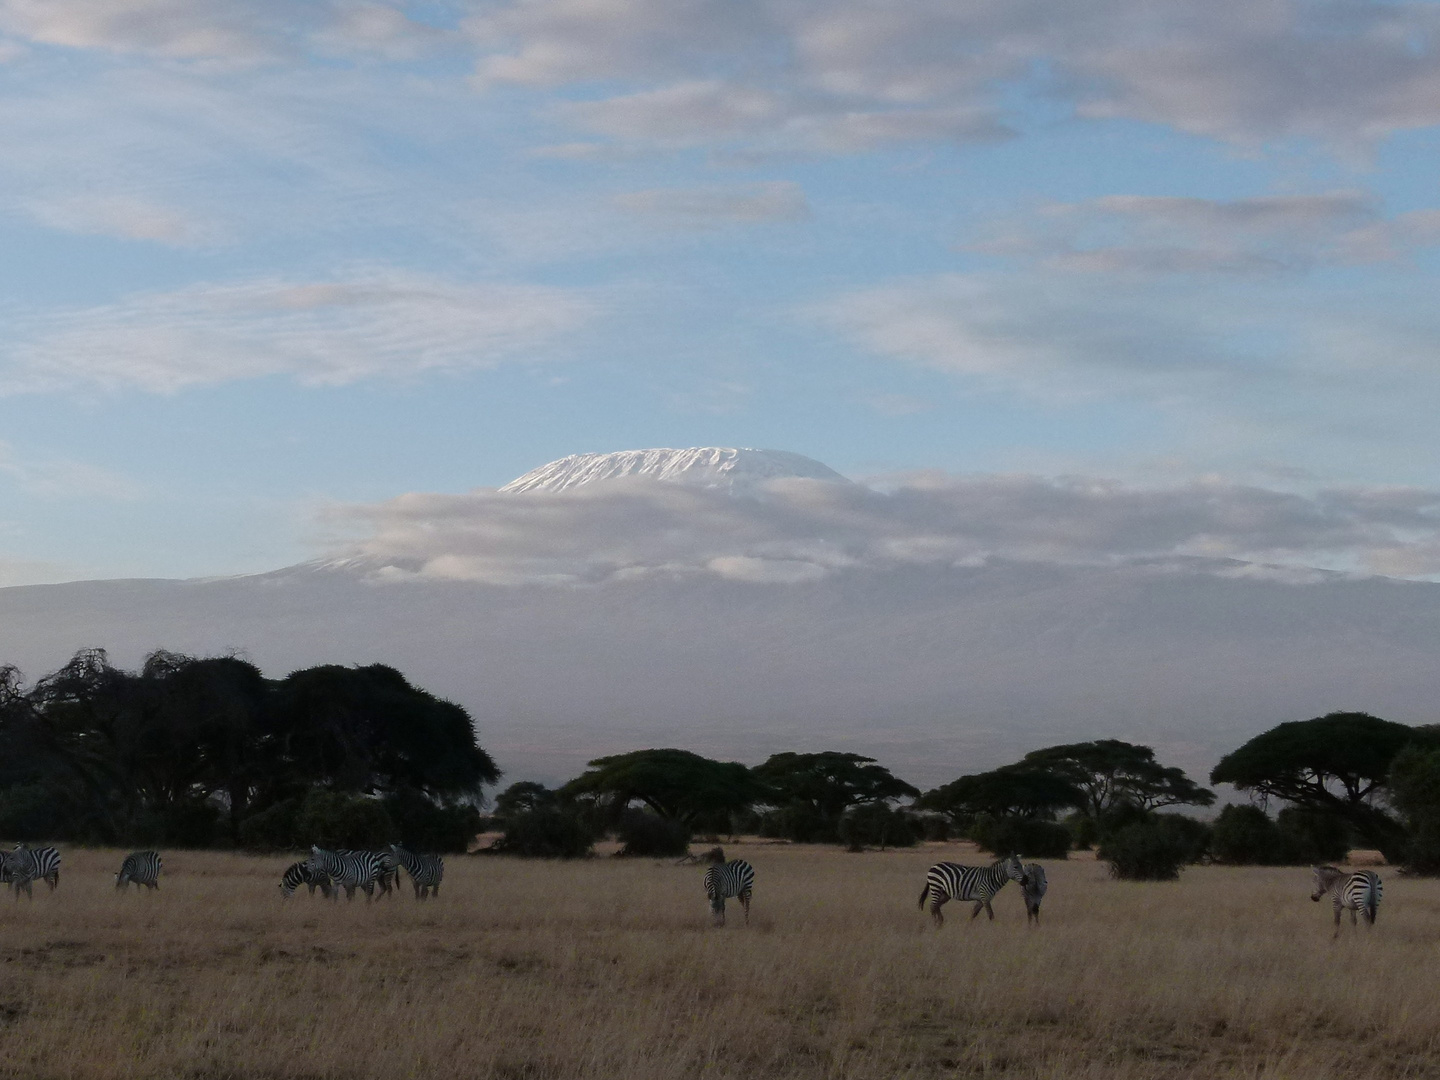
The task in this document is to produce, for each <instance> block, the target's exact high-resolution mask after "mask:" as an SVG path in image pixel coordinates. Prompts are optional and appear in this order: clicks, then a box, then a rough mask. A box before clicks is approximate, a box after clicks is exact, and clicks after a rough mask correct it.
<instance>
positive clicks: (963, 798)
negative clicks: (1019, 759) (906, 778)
mask: <svg viewBox="0 0 1440 1080" xmlns="http://www.w3.org/2000/svg"><path fill="white" fill-rule="evenodd" d="M1084 802H1085V795H1084V793H1083V792H1082V791H1081V790H1080V789H1079V788H1078V787H1076V786H1075V785H1074V784H1073V783H1071V782H1070V780H1068V779H1067V778H1066V777H1064V776H1061V775H1059V774H1057V773H1055V772H1052V771H1050V770H1047V769H1040V768H1033V767H1029V766H1026V765H1024V764H1020V765H1006V766H1004V767H1003V768H999V769H992V770H991V771H990V772H984V773H975V774H973V775H971V776H962V777H960V778H959V779H958V780H952V781H950V783H948V784H945V785H943V786H941V787H938V788H935V789H934V790H932V791H927V792H926V793H925V794H924V795H922V796H921V797H920V801H919V802H918V804H917V805H918V806H919V807H920V808H921V809H925V810H936V811H938V812H940V813H942V814H945V815H947V816H948V817H951V818H954V819H957V820H960V819H963V818H965V817H968V816H971V815H975V814H990V815H992V816H994V817H1025V818H1039V819H1045V820H1048V819H1050V818H1053V817H1054V816H1055V813H1056V812H1057V811H1059V810H1062V809H1065V808H1067V807H1078V806H1082V805H1084Z"/></svg>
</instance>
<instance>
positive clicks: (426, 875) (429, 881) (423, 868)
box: [390, 844, 445, 900]
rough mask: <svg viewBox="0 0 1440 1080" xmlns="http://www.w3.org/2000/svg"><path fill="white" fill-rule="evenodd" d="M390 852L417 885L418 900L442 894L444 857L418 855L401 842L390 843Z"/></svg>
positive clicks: (413, 883) (416, 896) (416, 895)
mask: <svg viewBox="0 0 1440 1080" xmlns="http://www.w3.org/2000/svg"><path fill="white" fill-rule="evenodd" d="M390 854H391V855H392V856H394V858H395V859H396V861H397V862H399V864H400V865H401V866H403V867H404V868H405V872H406V873H407V874H409V875H410V884H411V885H414V886H415V899H416V900H424V899H425V898H426V897H427V896H439V895H440V879H441V878H443V877H444V876H445V860H444V859H442V858H441V857H440V856H439V855H416V854H415V853H414V852H410V851H406V850H405V849H404V848H403V847H401V846H400V845H399V844H391V845H390ZM427 890H428V892H427Z"/></svg>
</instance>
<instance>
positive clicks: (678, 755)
mask: <svg viewBox="0 0 1440 1080" xmlns="http://www.w3.org/2000/svg"><path fill="white" fill-rule="evenodd" d="M560 794H561V795H563V796H566V797H570V798H574V797H581V796H586V795H593V796H599V797H601V798H604V799H605V800H607V802H608V803H609V806H610V808H611V810H612V812H613V813H615V814H616V815H618V814H619V813H620V812H621V811H623V810H624V809H625V807H627V806H628V805H630V803H632V802H641V803H644V804H645V805H646V806H648V807H649V808H650V809H651V810H653V811H654V812H655V813H656V814H658V815H659V816H660V817H662V818H670V819H672V820H675V821H679V822H683V823H684V824H686V825H692V824H694V823H695V821H696V820H697V819H699V818H714V817H716V816H718V815H728V814H734V813H740V812H742V811H745V810H748V809H749V808H750V807H751V806H753V805H755V803H757V802H760V801H761V800H762V799H763V798H764V797H765V794H766V792H765V787H764V785H763V784H761V783H760V781H758V780H757V779H755V777H754V775H752V774H751V772H750V770H749V769H747V768H746V767H745V766H744V765H741V764H740V763H739V762H736V761H713V760H711V759H710V758H707V757H701V756H700V755H699V754H695V753H691V752H690V751H689V750H673V749H664V750H635V751H632V752H631V753H628V754H615V755H612V756H610V757H603V758H596V759H595V760H594V761H592V762H590V765H589V768H588V769H587V770H586V771H585V772H583V773H581V774H580V775H579V776H577V777H576V778H575V779H574V780H571V781H570V782H569V783H568V784H566V785H565V786H564V787H562V788H561V789H560Z"/></svg>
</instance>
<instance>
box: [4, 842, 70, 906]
mask: <svg viewBox="0 0 1440 1080" xmlns="http://www.w3.org/2000/svg"><path fill="white" fill-rule="evenodd" d="M0 864H3V866H4V868H5V870H6V872H7V874H8V875H9V879H10V884H11V886H12V887H13V888H14V889H15V899H17V900H18V899H20V890H21V889H24V890H25V895H26V896H33V895H34V894H33V893H32V892H31V891H30V886H31V883H32V882H33V881H34V880H35V879H36V878H44V879H45V883H46V884H47V885H49V886H50V891H51V892H54V891H55V887H56V886H57V885H59V884H60V853H59V852H58V851H56V850H55V849H54V848H53V847H42V848H34V849H31V848H28V847H26V846H25V845H24V844H16V845H15V850H14V851H9V852H6V853H5V855H4V857H3V858H0Z"/></svg>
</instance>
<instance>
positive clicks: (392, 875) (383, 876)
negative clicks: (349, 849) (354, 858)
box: [354, 851, 400, 896]
mask: <svg viewBox="0 0 1440 1080" xmlns="http://www.w3.org/2000/svg"><path fill="white" fill-rule="evenodd" d="M354 854H356V855H374V856H375V857H376V858H377V859H379V860H380V875H379V876H378V877H377V878H376V879H375V884H376V885H378V886H379V887H380V895H381V896H389V895H390V890H392V889H398V888H400V860H399V859H397V858H395V855H394V853H393V852H390V851H357V852H354Z"/></svg>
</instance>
